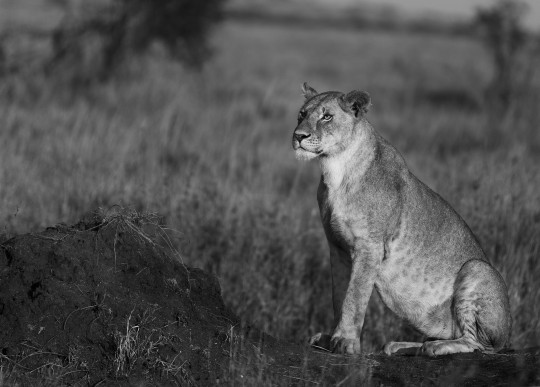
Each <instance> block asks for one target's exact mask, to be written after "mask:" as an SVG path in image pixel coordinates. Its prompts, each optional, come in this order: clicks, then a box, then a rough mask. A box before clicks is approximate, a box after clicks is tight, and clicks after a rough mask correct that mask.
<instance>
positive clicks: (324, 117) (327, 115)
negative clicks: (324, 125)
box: [322, 114, 334, 121]
mask: <svg viewBox="0 0 540 387" xmlns="http://www.w3.org/2000/svg"><path fill="white" fill-rule="evenodd" d="M332 118H334V116H333V115H331V114H324V115H323V116H322V120H323V121H330V120H331V119H332Z"/></svg>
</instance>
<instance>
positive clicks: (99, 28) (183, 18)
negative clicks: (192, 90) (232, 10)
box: [49, 0, 225, 78]
mask: <svg viewBox="0 0 540 387" xmlns="http://www.w3.org/2000/svg"><path fill="white" fill-rule="evenodd" d="M224 1H225V0H204V1H201V0H159V1H155V0H110V1H107V2H106V3H104V2H101V3H99V2H98V4H99V5H98V6H94V8H93V9H92V10H91V11H89V12H87V13H86V14H85V15H84V16H82V17H81V16H74V13H73V12H69V9H70V6H71V5H72V4H70V1H58V0H55V3H56V4H59V5H61V6H62V7H64V8H65V9H66V17H65V20H64V22H63V23H61V25H60V26H59V27H58V28H57V29H56V30H55V31H54V33H53V50H54V56H53V59H52V61H51V62H50V63H49V68H55V67H56V66H57V65H58V64H61V63H63V62H65V61H69V62H74V61H75V62H77V61H80V60H84V50H85V49H86V48H87V47H85V46H89V45H90V41H91V40H96V38H97V40H98V41H99V44H97V46H98V47H99V48H98V49H97V51H98V54H99V56H100V57H99V60H97V63H93V64H92V66H91V67H92V69H93V70H94V72H95V74H94V75H97V76H98V77H99V78H106V77H108V76H109V75H110V74H111V73H112V72H113V71H114V70H115V69H116V68H117V67H118V66H119V65H121V64H122V63H124V61H125V60H126V58H128V57H130V56H132V55H138V54H141V53H143V52H145V51H146V50H147V49H148V48H149V47H150V46H151V45H152V44H153V43H154V42H159V43H161V44H162V45H163V46H164V47H165V48H166V49H167V50H168V52H169V53H170V54H171V55H172V56H173V57H174V58H175V59H178V60H180V61H182V62H184V63H186V64H188V65H190V66H193V67H199V66H201V65H202V64H203V63H204V61H205V60H206V59H208V57H209V54H210V49H209V46H208V34H209V32H210V30H211V28H212V26H214V25H215V24H216V23H217V22H218V21H219V20H221V18H222V11H223V4H224ZM92 56H94V55H92ZM93 60H94V61H96V59H95V58H93ZM79 67H81V66H79Z"/></svg>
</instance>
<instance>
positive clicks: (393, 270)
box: [375, 255, 456, 339]
mask: <svg viewBox="0 0 540 387" xmlns="http://www.w3.org/2000/svg"><path fill="white" fill-rule="evenodd" d="M421 262H422V259H420V260H418V259H416V258H415V257H412V256H406V255H401V256H399V255H398V256H395V257H391V258H389V259H387V260H385V261H384V262H383V263H382V266H381V270H380V272H379V275H378V277H377V279H376V282H375V288H376V289H377V292H378V293H379V295H380V297H381V299H382V301H383V302H384V303H385V305H386V306H387V307H388V308H389V309H390V310H392V311H393V312H394V313H396V314H397V315H398V316H400V317H401V318H403V319H405V320H407V321H408V322H409V323H411V324H412V325H413V326H414V327H415V328H416V329H418V330H419V331H420V332H422V333H423V334H425V335H427V336H429V337H436V338H442V339H449V338H452V337H453V336H454V335H455V329H456V327H455V326H454V320H453V317H452V310H451V300H452V295H453V285H454V280H455V278H454V277H455V276H454V275H453V274H451V273H443V272H440V273H433V272H431V270H429V269H428V270H426V267H425V266H422V265H421V264H419V263H421Z"/></svg>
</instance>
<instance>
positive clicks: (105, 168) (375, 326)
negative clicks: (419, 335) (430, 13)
mask: <svg viewBox="0 0 540 387" xmlns="http://www.w3.org/2000/svg"><path fill="white" fill-rule="evenodd" d="M213 45H214V46H215V47H216V55H215V56H214V58H213V60H212V61H211V62H210V63H208V65H207V66H206V67H205V68H204V70H203V71H201V72H199V73H193V72H190V71H187V70H184V69H182V67H181V66H179V65H178V64H176V63H174V62H171V61H170V60H168V59H167V58H165V57H161V56H159V57H156V58H153V60H150V59H149V58H147V59H146V60H141V61H137V62H134V63H132V66H131V67H132V68H131V73H132V76H131V77H127V76H125V77H119V78H117V79H115V80H113V81H110V82H108V83H106V84H102V85H97V86H93V87H91V88H86V89H84V90H78V91H73V90H72V89H70V88H68V87H66V85H65V84H64V83H63V82H62V77H63V75H64V74H55V75H53V76H52V77H51V78H44V77H43V76H42V75H40V74H39V73H37V72H36V73H26V74H21V75H19V76H12V77H9V78H5V79H3V80H1V82H0V144H1V152H0V226H1V227H2V231H0V233H1V232H4V233H8V234H14V233H22V232H28V231H34V230H39V229H41V228H43V227H45V226H48V225H53V224H55V223H58V222H66V223H70V222H75V221H77V219H78V218H79V217H80V216H81V215H83V214H84V213H85V212H86V211H88V210H91V209H94V208H96V207H98V206H100V207H105V208H108V207H111V206H114V205H116V204H120V205H127V206H132V207H134V208H136V209H138V210H145V211H152V212H159V213H160V214H162V215H163V216H164V221H165V222H166V224H167V225H168V226H169V227H170V228H172V229H175V230H178V232H177V244H178V247H179V249H180V251H181V252H182V255H183V257H184V261H185V262H186V263H189V264H190V265H194V266H198V267H202V268H205V269H208V270H211V271H213V272H214V273H216V275H217V276H218V277H219V279H220V282H221V286H222V290H223V295H224V298H225V300H226V302H227V303H228V304H229V305H230V306H231V307H232V308H233V310H234V311H235V312H236V313H237V314H239V315H240V316H241V318H242V319H244V320H246V321H251V322H252V323H253V324H254V325H256V326H257V327H259V328H261V329H263V330H265V331H267V332H268V333H270V334H273V335H275V336H277V337H279V338H283V339H288V340H294V341H303V340H305V339H306V338H307V337H308V336H309V335H310V334H313V333H314V332H317V331H320V330H324V329H329V327H330V325H331V321H332V318H333V316H332V307H331V290H330V271H329V260H328V257H327V255H328V251H327V246H326V241H325V239H324V234H323V231H322V227H321V225H320V220H319V214H318V209H317V203H316V195H315V193H316V187H317V184H318V174H319V172H318V166H317V165H316V164H315V163H300V162H298V161H296V160H295V159H294V154H293V151H292V149H291V144H290V142H291V141H290V139H291V135H292V131H293V129H294V127H295V124H296V114H297V110H298V108H299V107H300V106H301V104H302V102H303V98H302V97H301V93H300V85H301V83H302V82H304V81H309V82H310V84H311V85H312V86H314V87H315V88H316V89H317V90H319V91H325V90H330V89H332V90H341V91H350V90H352V89H354V88H358V89H363V90H367V91H369V92H370V94H371V96H372V99H373V108H372V110H371V112H370V113H369V114H370V117H371V118H370V121H371V122H372V124H373V125H374V126H375V127H376V128H377V129H378V130H379V131H380V132H381V133H382V134H383V135H384V136H385V137H386V138H387V139H388V140H389V141H390V142H391V143H393V144H394V145H395V146H396V147H397V148H398V149H399V150H400V151H401V152H402V153H403V155H404V157H405V159H406V160H407V162H408V165H409V167H410V169H411V170H412V171H413V172H414V173H415V174H416V175H417V176H418V177H420V179H422V180H423V181H424V182H426V183H427V184H428V185H429V186H430V187H432V188H434V189H435V190H436V191H437V192H439V193H440V194H441V195H442V196H443V197H444V198H446V199H447V200H448V201H449V202H450V203H451V204H452V205H453V206H454V207H455V208H456V209H457V210H458V212H459V213H460V214H461V215H462V216H463V217H464V219H465V220H466V221H467V222H468V224H469V225H470V226H471V228H472V229H473V231H474V232H475V234H476V235H477V236H478V238H479V239H480V241H481V244H482V246H483V247H484V249H485V251H486V253H487V255H488V257H489V258H490V260H491V262H492V263H493V264H494V265H495V266H496V267H497V269H499V270H500V271H501V273H502V275H503V277H504V278H505V280H506V282H507V284H508V287H509V293H510V299H511V305H512V314H513V318H514V324H513V332H512V345H513V346H514V347H517V348H520V347H528V346H533V345H539V344H540V265H539V264H538V260H539V259H540V189H539V188H540V170H539V168H538V165H539V162H540V111H539V110H538V106H539V102H540V99H539V97H538V92H536V94H535V93H529V94H528V95H526V96H523V97H522V99H520V100H518V101H516V104H515V106H514V107H513V108H512V109H511V111H510V113H509V114H508V115H506V116H504V117H500V116H496V117H495V116H493V115H492V114H491V113H487V111H486V110H485V109H483V107H482V96H483V90H484V89H485V85H486V84H487V82H488V81H489V79H490V75H491V68H490V62H489V57H488V55H487V54H486V53H485V52H484V51H483V50H482V47H481V46H480V45H479V44H478V43H476V42H473V41H471V40H467V39H465V38H445V37H441V36H438V37H432V36H428V35H421V34H414V35H411V34H399V35H398V34H390V33H384V32H358V31H339V32H336V31H332V30H325V29H320V30H302V29H295V28H292V27H291V28H283V26H281V27H279V28H278V27H272V26H264V27H261V26H256V25H240V24H233V23H226V24H225V25H223V26H222V27H220V29H219V30H218V31H217V34H216V36H215V39H214V41H213ZM415 335H416V333H414V332H413V330H412V329H411V328H410V327H408V326H406V325H405V324H403V323H402V322H400V321H399V320H398V319H397V318H396V317H394V316H393V315H392V314H391V313H390V312H389V311H388V310H386V309H385V307H384V306H383V305H382V303H381V302H380V301H379V300H378V298H377V296H376V295H375V294H374V296H373V297H372V300H371V303H370V306H369V311H368V314H367V318H366V323H365V328H364V334H363V348H364V350H366V351H376V350H378V349H380V347H381V346H382V345H383V344H384V343H385V342H386V341H387V340H396V339H409V340H410V339H414V338H415Z"/></svg>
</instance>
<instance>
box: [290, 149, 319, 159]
mask: <svg viewBox="0 0 540 387" xmlns="http://www.w3.org/2000/svg"><path fill="white" fill-rule="evenodd" d="M294 153H295V156H296V159H297V160H303V161H307V160H311V159H314V158H315V157H317V156H318V155H319V154H318V153H316V152H310V151H307V150H305V149H302V148H298V149H297V150H296V151H295V152H294Z"/></svg>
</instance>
